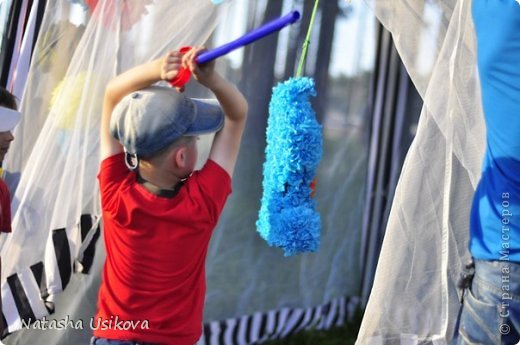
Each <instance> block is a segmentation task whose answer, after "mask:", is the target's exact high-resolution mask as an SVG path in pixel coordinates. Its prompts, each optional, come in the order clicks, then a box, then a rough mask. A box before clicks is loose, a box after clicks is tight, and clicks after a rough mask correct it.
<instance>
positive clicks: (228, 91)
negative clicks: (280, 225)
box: [183, 48, 248, 177]
mask: <svg viewBox="0 0 520 345" xmlns="http://www.w3.org/2000/svg"><path fill="white" fill-rule="evenodd" d="M202 50H203V49H202V48H198V49H194V50H192V51H190V52H189V53H187V54H186V55H185V56H184V59H183V64H184V66H186V67H188V68H189V69H190V70H191V72H192V73H193V76H194V77H195V79H196V80H197V81H199V83H201V84H202V85H204V86H206V87H207V88H209V89H210V90H211V91H212V92H213V93H214V94H215V96H216V97H217V100H218V101H219V103H220V106H221V107H222V109H223V110H224V114H225V115H226V118H225V121H224V127H223V128H222V129H221V130H220V131H219V132H218V133H217V134H216V135H215V139H214V140H213V145H212V146H211V151H210V154H209V158H210V159H211V160H213V161H214V162H215V163H217V164H218V165H220V166H221V167H222V168H223V169H224V170H225V171H226V172H227V173H228V174H229V176H231V177H232V176H233V171H234V169H235V163H236V160H237V157H238V152H239V150H240V142H241V140H242V133H243V132H244V128H245V124H246V118H247V110H248V105H247V101H246V99H245V98H244V96H243V95H242V93H241V92H240V91H239V90H238V89H237V88H236V87H235V86H234V85H233V84H231V83H229V82H228V81H227V80H225V79H224V78H222V77H221V76H220V75H219V74H218V73H217V72H215V70H214V64H213V63H208V64H204V65H197V63H196V62H195V57H196V56H197V55H198V54H199V53H200V52H201V51H202Z"/></svg>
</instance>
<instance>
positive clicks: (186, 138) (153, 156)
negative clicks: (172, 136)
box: [139, 135, 196, 162]
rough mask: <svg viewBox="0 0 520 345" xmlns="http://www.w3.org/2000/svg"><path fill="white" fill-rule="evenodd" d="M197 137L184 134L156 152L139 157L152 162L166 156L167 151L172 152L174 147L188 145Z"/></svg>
mask: <svg viewBox="0 0 520 345" xmlns="http://www.w3.org/2000/svg"><path fill="white" fill-rule="evenodd" d="M195 138H196V137H195V136H191V135H189V136H188V135H184V136H182V137H180V138H178V139H177V140H175V141H173V142H172V143H170V144H168V145H166V146H165V147H164V148H162V149H160V150H159V151H157V152H154V153H152V154H151V155H146V156H143V157H139V159H140V160H143V161H147V162H150V161H152V160H154V159H157V158H160V157H161V156H164V155H165V154H166V153H168V152H170V151H171V150H173V149H174V148H177V147H180V146H183V145H187V144H189V143H191V142H192V141H193V140H195Z"/></svg>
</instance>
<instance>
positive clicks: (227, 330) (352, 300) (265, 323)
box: [197, 297, 359, 345]
mask: <svg viewBox="0 0 520 345" xmlns="http://www.w3.org/2000/svg"><path fill="white" fill-rule="evenodd" d="M358 305H359V298H358V297H341V298H337V299H334V300H332V301H330V302H328V303H326V304H323V305H320V306H317V307H312V308H307V309H300V308H294V309H290V308H284V309H280V310H271V311H268V312H266V313H255V314H253V315H247V316H243V317H240V318H236V319H227V320H225V321H213V322H209V323H206V324H205V325H204V334H203V336H202V338H201V339H200V340H199V341H198V342H197V345H248V344H260V343H262V342H265V341H267V340H273V339H283V338H286V337H288V336H290V335H292V334H295V333H298V332H300V331H303V330H310V329H314V330H326V329H330V328H332V327H334V326H341V325H344V324H345V322H346V321H347V320H350V319H351V318H352V316H353V315H354V312H355V310H356V308H357V307H358Z"/></svg>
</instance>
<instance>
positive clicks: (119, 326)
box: [91, 48, 247, 345]
mask: <svg viewBox="0 0 520 345" xmlns="http://www.w3.org/2000/svg"><path fill="white" fill-rule="evenodd" d="M200 51H201V49H200V48H198V49H193V50H191V51H190V52H188V53H187V54H185V55H184V56H183V55H181V54H180V53H179V52H177V51H175V52H170V53H168V54H167V55H166V56H165V57H164V58H161V59H158V60H155V61H152V62H150V63H146V64H143V65H140V66H137V67H135V68H133V69H131V70H129V71H127V72H125V73H123V74H121V75H119V76H117V77H116V78H114V79H113V80H112V81H111V82H110V83H109V84H108V86H107V89H106V92H105V99H104V105H103V117H102V123H101V158H102V160H103V161H102V163H101V168H100V172H99V176H98V178H99V184H100V190H101V203H102V209H103V224H104V238H105V246H106V251H107V259H106V262H105V266H104V269H103V280H102V284H101V287H100V290H99V300H98V312H97V315H96V316H95V318H93V319H92V321H91V327H92V328H93V330H94V337H93V338H92V342H91V343H92V344H98V345H99V344H123V343H124V344H143V343H144V344H164V345H193V344H195V343H196V342H197V340H198V339H199V337H200V336H201V334H202V311H203V305H204V296H205V288H206V287H205V258H206V252H207V248H208V243H209V240H210V237H211V233H212V231H213V229H214V227H215V225H216V223H217V221H218V218H219V216H220V213H221V211H222V209H223V207H224V204H225V202H226V199H227V197H228V195H229V194H230V193H231V176H232V175H233V170H234V167H235V162H236V159H237V155H238V151H239V147H240V141H241V137H242V133H243V130H244V126H245V122H246V114H247V102H246V100H245V98H244V97H243V95H242V94H241V93H240V92H239V91H238V90H237V89H236V88H235V87H234V86H233V85H231V84H230V83H229V82H227V81H226V80H224V79H223V78H222V77H220V75H219V74H218V73H217V72H215V71H214V66H213V64H206V65H200V66H199V65H197V63H196V62H195V57H196V56H197V54H198V53H200ZM181 65H182V66H184V67H187V68H189V70H190V71H191V73H192V74H193V76H194V77H195V79H196V80H197V81H198V82H199V83H200V84H202V85H203V86H205V87H207V88H209V89H210V90H211V91H212V92H213V93H214V94H215V96H216V98H217V100H218V102H215V101H202V100H194V99H189V98H186V97H184V96H183V95H182V94H181V93H179V92H178V91H182V90H177V91H176V90H175V89H172V88H169V87H159V86H150V85H151V84H153V83H155V82H158V81H160V80H170V79H172V78H174V77H175V76H176V75H177V72H178V70H179V68H180V67H181ZM211 132H217V133H216V135H215V139H214V141H213V145H212V147H211V151H210V156H209V160H208V161H207V162H206V164H205V165H204V167H203V168H202V169H201V170H200V171H195V172H194V171H193V170H194V167H195V163H196V161H197V145H196V140H197V136H198V135H200V134H204V133H211ZM125 163H126V164H125ZM127 166H128V168H130V169H133V170H132V171H131V170H129V169H128V168H127Z"/></svg>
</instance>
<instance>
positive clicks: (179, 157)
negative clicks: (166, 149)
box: [173, 146, 186, 169]
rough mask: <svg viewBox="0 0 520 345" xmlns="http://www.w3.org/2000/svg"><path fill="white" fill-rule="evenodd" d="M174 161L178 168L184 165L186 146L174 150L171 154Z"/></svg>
mask: <svg viewBox="0 0 520 345" xmlns="http://www.w3.org/2000/svg"><path fill="white" fill-rule="evenodd" d="M173 159H174V163H175V165H176V166H177V167H178V168H181V169H183V168H185V167H186V147H184V146H181V147H179V148H177V149H176V150H175V151H174V154H173Z"/></svg>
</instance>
